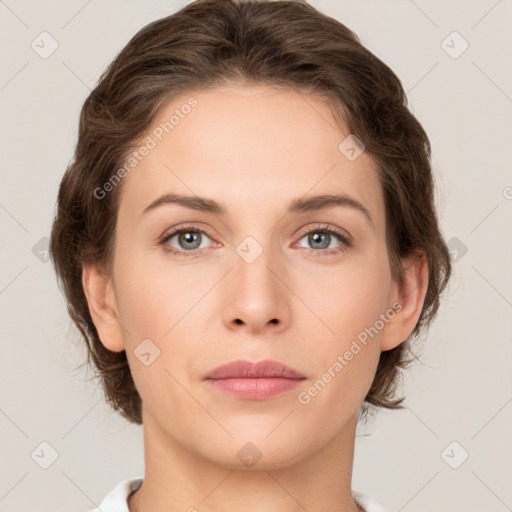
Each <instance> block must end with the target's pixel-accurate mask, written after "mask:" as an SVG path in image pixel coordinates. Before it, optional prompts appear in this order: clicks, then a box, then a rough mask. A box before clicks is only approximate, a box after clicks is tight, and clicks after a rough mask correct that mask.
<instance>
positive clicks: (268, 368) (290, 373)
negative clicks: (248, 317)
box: [205, 359, 306, 379]
mask: <svg viewBox="0 0 512 512" xmlns="http://www.w3.org/2000/svg"><path fill="white" fill-rule="evenodd" d="M236 377H239V378H265V377H267V378H272V377H281V378H285V379H305V378H306V377H305V376H304V375H302V374H301V373H300V372H298V371H297V370H295V369H293V368H291V367H290V366H287V365H285V364H283V363H280V362H279V361H270V360H267V359H266V360H264V361H259V362H257V363H251V362H250V361H242V360H238V361H232V362H230V363H227V364H223V365H222V366H219V367H217V368H215V370H212V371H211V372H210V373H208V375H207V376H206V377H205V379H229V378H236Z"/></svg>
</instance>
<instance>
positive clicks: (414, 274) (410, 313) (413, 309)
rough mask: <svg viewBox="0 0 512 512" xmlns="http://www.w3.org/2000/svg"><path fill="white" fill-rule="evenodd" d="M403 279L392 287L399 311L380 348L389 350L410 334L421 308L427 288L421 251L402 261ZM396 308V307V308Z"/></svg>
mask: <svg viewBox="0 0 512 512" xmlns="http://www.w3.org/2000/svg"><path fill="white" fill-rule="evenodd" d="M403 267H404V279H403V282H402V284H401V285H398V283H397V284H396V286H395V288H394V292H393V295H394V298H393V303H396V304H397V306H399V312H398V313H397V314H396V316H395V317H394V318H393V320H392V321H391V322H389V324H388V325H386V328H385V329H384V333H383V335H382V339H381V350H382V351H385V350H391V349H393V348H395V347H397V346H398V345H400V343H402V342H403V341H405V340H406V339H407V337H408V336H409V335H410V334H411V332H412V331H413V329H414V327H415V326H416V324H417V322H418V319H419V317H420V314H421V311H422V309H423V304H424V302H425V295H426V294H427V288H428V264H427V259H426V256H425V254H424V253H423V252H416V253H414V254H413V255H412V256H409V257H408V258H407V259H406V260H405V261H404V262H403ZM396 309H398V308H396Z"/></svg>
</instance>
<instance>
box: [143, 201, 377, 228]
mask: <svg viewBox="0 0 512 512" xmlns="http://www.w3.org/2000/svg"><path fill="white" fill-rule="evenodd" d="M167 204H178V205H181V206H184V207H185V208H190V209H192V210H197V211H200V212H205V213H213V214H215V215H225V214H226V210H225V209H224V208H223V207H222V206H221V205H220V204H219V203H217V202H216V201H214V200H213V199H208V198H205V197H199V196H188V195H181V194H173V193H168V194H164V195H162V196H160V197H158V198H157V199H155V200H154V201H153V202H152V203H151V204H149V205H148V206H147V207H146V208H144V210H143V211H142V214H145V213H147V212H150V211H151V210H154V209H155V208H158V207H159V206H162V205H167ZM336 206H342V207H347V208H352V209H353V210H356V211H359V212H361V213H362V214H363V215H364V216H365V218H366V220H367V221H368V223H369V224H370V226H371V227H372V229H373V230H375V226H374V223H373V218H372V216H371V214H370V212H369V211H368V209H367V208H366V207H365V206H364V205H363V204H362V203H361V202H360V201H358V200H357V199H355V198H353V197H351V196H348V195H346V194H323V195H316V196H309V197H300V198H298V199H294V200H293V201H291V203H290V204H289V206H288V208H287V209H286V213H306V212H315V211H320V210H327V209H329V208H333V207H336Z"/></svg>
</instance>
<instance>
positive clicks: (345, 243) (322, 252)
mask: <svg viewBox="0 0 512 512" xmlns="http://www.w3.org/2000/svg"><path fill="white" fill-rule="evenodd" d="M187 232H197V233H202V234H205V235H206V236H207V237H209V238H213V237H211V236H210V235H209V234H208V233H207V232H206V231H204V230H202V229H198V228H197V227H195V226H193V225H182V226H178V227H177V228H175V229H173V230H172V231H170V232H169V233H166V234H165V235H164V236H163V237H162V239H161V240H160V242H159V244H160V245H162V246H163V247H164V250H166V251H167V252H170V253H171V254H175V255H176V256H184V257H189V256H195V255H197V253H198V252H200V251H201V250H202V249H193V250H191V251H183V250H181V251H180V250H177V249H174V248H170V246H169V245H168V244H167V242H168V241H169V240H170V239H171V238H173V237H174V235H177V234H180V233H187ZM316 232H319V233H328V234H329V235H334V236H335V237H337V238H338V239H339V241H340V242H341V243H342V245H341V246H340V247H338V248H336V249H309V251H312V252H313V253H316V254H315V256H328V255H334V254H339V253H342V252H344V251H345V250H346V249H348V248H350V247H352V242H351V241H350V240H349V239H348V238H347V237H346V236H345V235H344V234H343V233H342V232H341V231H338V230H336V229H333V228H331V227H329V226H328V225H325V224H318V225H316V226H314V227H313V228H312V229H310V230H308V231H306V232H304V233H302V234H301V235H300V237H299V240H301V239H302V238H304V237H305V236H306V235H309V234H310V233H316Z"/></svg>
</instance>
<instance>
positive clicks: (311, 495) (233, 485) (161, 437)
mask: <svg viewBox="0 0 512 512" xmlns="http://www.w3.org/2000/svg"><path fill="white" fill-rule="evenodd" d="M144 415H145V417H144V453H145V467H146V470H145V476H144V482H143V484H142V486H141V487H140V488H139V490H137V491H136V492H134V493H133V494H132V495H131V496H130V498H129V500H128V505H129V509H130V512H150V511H151V512H160V511H162V512H164V511H165V512H170V511H173V510H186V511H190V512H194V511H196V510H200V511H201V512H213V511H217V510H237V509H238V510H244V511H246V512H263V511H265V512H273V511H278V510H279V512H303V511H304V510H325V511H332V512H359V511H362V509H361V508H360V507H358V506H357V504H356V503H355V502H354V499H353V497H352V490H351V480H352V467H353V458H354V443H355V429H356V425H357V415H355V416H353V417H352V418H351V419H350V421H348V422H347V424H346V425H345V426H344V428H343V429H342V431H341V432H339V433H338V435H337V436H335V437H334V438H333V439H332V440H331V441H330V442H329V443H328V444H327V445H325V446H324V447H323V448H322V449H321V450H320V451H317V452H314V453H311V454H309V455H308V456H306V457H305V458H303V459H301V460H299V461H298V462H296V463H294V464H291V465H289V466H286V467H282V466H280V467H269V468H268V469H247V468H244V469H240V468H239V467H236V468H235V467H226V466H223V465H219V464H216V463H215V461H212V460H208V459H206V458H205V457H204V456H201V454H198V453H194V452H192V451H191V450H189V449H187V448H186V447H183V445H182V444H179V443H177V442H176V440H174V439H170V438H169V436H168V435H165V433H164V432H163V431H162V430H161V429H159V428H158V426H157V425H156V423H155V422H154V421H152V418H151V417H150V416H148V415H147V414H146V413H144Z"/></svg>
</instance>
